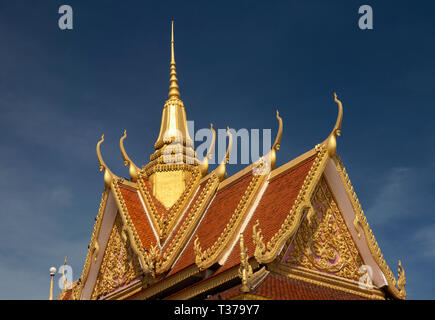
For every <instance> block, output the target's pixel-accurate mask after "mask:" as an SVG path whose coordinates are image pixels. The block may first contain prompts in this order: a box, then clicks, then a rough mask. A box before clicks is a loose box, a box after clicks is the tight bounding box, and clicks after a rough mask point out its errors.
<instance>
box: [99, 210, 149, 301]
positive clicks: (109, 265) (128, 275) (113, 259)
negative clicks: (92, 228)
mask: <svg viewBox="0 0 435 320" xmlns="http://www.w3.org/2000/svg"><path fill="white" fill-rule="evenodd" d="M140 274H141V268H140V265H139V261H138V260H137V257H136V256H134V254H133V251H132V250H131V246H130V244H129V242H128V241H125V240H123V237H122V221H121V217H120V216H119V215H117V216H116V219H115V223H114V226H113V229H112V232H111V233H110V237H109V241H108V243H107V247H106V250H105V252H104V256H103V261H102V263H101V267H100V270H99V272H98V276H97V281H96V283H95V287H94V292H93V293H92V296H91V299H98V297H99V296H101V295H102V294H106V293H109V292H112V291H113V290H114V289H116V288H119V287H121V286H123V285H125V284H128V283H129V282H130V281H132V280H133V279H134V278H136V277H138V276H139V275H140Z"/></svg>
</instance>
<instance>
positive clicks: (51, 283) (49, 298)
mask: <svg viewBox="0 0 435 320" xmlns="http://www.w3.org/2000/svg"><path fill="white" fill-rule="evenodd" d="M56 271H57V270H56V268H55V267H51V268H50V278H51V279H50V294H49V296H48V300H53V281H54V276H55V275H56Z"/></svg>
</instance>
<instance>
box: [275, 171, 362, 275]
mask: <svg viewBox="0 0 435 320" xmlns="http://www.w3.org/2000/svg"><path fill="white" fill-rule="evenodd" d="M311 202H312V205H313V211H312V212H310V214H308V215H305V217H304V219H303V220H302V222H301V224H300V226H299V229H298V231H297V232H296V234H295V236H294V239H293V241H292V242H291V244H290V246H289V248H288V249H287V252H286V253H285V255H284V257H283V259H282V263H284V264H289V265H294V266H299V267H304V268H307V269H310V270H314V271H320V272H324V273H327V274H332V275H335V276H337V277H342V278H346V279H349V280H354V281H359V279H360V278H361V276H362V274H361V273H360V270H361V267H362V266H363V265H364V262H363V259H362V257H361V254H360V252H359V250H358V247H357V245H356V244H355V242H354V240H353V238H352V236H351V234H350V232H349V229H348V227H347V226H346V222H345V220H344V217H343V214H342V213H341V211H340V209H339V207H338V205H337V202H336V200H335V199H334V196H333V194H332V192H331V190H330V187H329V186H328V184H327V182H326V179H325V178H324V177H322V178H321V179H320V181H319V183H318V185H317V187H316V188H315V190H314V194H313V196H312V198H311Z"/></svg>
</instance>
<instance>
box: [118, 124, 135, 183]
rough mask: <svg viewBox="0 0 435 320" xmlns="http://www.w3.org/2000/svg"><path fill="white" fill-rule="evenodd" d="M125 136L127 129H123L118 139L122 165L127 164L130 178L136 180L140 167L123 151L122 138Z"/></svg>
mask: <svg viewBox="0 0 435 320" xmlns="http://www.w3.org/2000/svg"><path fill="white" fill-rule="evenodd" d="M126 137H127V130H125V129H124V135H123V136H122V137H121V139H120V140H119V149H120V150H121V155H122V159H123V160H124V166H129V168H128V173H129V174H130V177H131V180H132V181H134V182H136V181H137V178H138V175H139V172H140V169H139V168H138V167H137V166H136V165H135V164H134V162H133V161H131V159H130V157H129V156H128V154H127V152H125V148H124V139H125V138H126Z"/></svg>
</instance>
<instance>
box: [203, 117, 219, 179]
mask: <svg viewBox="0 0 435 320" xmlns="http://www.w3.org/2000/svg"><path fill="white" fill-rule="evenodd" d="M210 130H211V132H212V133H213V138H212V140H211V144H210V147H209V148H208V151H207V154H206V156H205V157H204V159H203V160H202V162H201V164H200V165H199V169H200V171H201V175H202V176H205V175H206V174H207V172H208V159H211V154H212V152H214V144H215V141H216V131H215V130H214V129H213V123H210Z"/></svg>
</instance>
